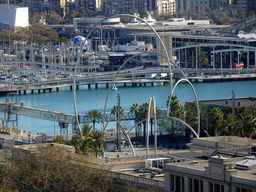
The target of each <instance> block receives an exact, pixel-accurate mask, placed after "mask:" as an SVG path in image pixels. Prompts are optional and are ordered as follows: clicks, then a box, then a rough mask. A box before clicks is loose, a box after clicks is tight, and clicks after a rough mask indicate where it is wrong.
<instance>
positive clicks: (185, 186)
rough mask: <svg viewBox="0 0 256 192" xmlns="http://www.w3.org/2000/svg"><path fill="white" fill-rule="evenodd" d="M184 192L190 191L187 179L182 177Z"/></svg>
mask: <svg viewBox="0 0 256 192" xmlns="http://www.w3.org/2000/svg"><path fill="white" fill-rule="evenodd" d="M184 188H185V189H184V191H185V192H189V191H190V186H189V180H188V177H186V176H184Z"/></svg>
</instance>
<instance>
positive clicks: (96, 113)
mask: <svg viewBox="0 0 256 192" xmlns="http://www.w3.org/2000/svg"><path fill="white" fill-rule="evenodd" d="M86 114H87V115H88V116H89V118H90V119H92V124H93V130H95V123H96V119H97V118H99V119H101V118H102V115H101V112H99V111H97V110H91V111H89V112H88V113H86Z"/></svg>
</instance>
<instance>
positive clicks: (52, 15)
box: [47, 11, 63, 23]
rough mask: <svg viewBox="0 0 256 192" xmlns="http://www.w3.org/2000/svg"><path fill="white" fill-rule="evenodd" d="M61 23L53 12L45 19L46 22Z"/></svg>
mask: <svg viewBox="0 0 256 192" xmlns="http://www.w3.org/2000/svg"><path fill="white" fill-rule="evenodd" d="M62 21H63V18H62V17H61V16H60V15H59V14H58V13H56V12H55V11H51V13H50V14H49V16H48V17H47V22H48V23H49V22H52V23H60V22H62Z"/></svg>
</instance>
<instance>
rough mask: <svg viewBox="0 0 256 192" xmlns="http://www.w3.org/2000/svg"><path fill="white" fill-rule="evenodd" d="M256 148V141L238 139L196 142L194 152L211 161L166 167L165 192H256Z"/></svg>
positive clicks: (223, 138) (218, 138) (192, 144)
mask: <svg viewBox="0 0 256 192" xmlns="http://www.w3.org/2000/svg"><path fill="white" fill-rule="evenodd" d="M255 145H256V141H255V140H254V139H247V138H241V137H235V136H218V137H205V138H204V137H202V138H196V139H194V142H193V143H191V144H190V145H188V146H189V147H190V149H191V150H193V151H196V152H199V151H201V152H202V154H203V156H202V157H209V156H211V157H210V158H209V160H191V161H186V162H181V163H176V164H174V163H169V164H166V166H165V168H164V176H165V191H166V192H171V191H182V192H208V191H209V192H229V191H232V192H256V185H255V184H256V157H255V153H253V150H252V147H255ZM202 159H203V158H202Z"/></svg>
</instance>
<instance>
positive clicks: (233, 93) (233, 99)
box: [231, 89, 235, 116]
mask: <svg viewBox="0 0 256 192" xmlns="http://www.w3.org/2000/svg"><path fill="white" fill-rule="evenodd" d="M231 93H232V114H233V116H235V90H234V89H232V91H231Z"/></svg>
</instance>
